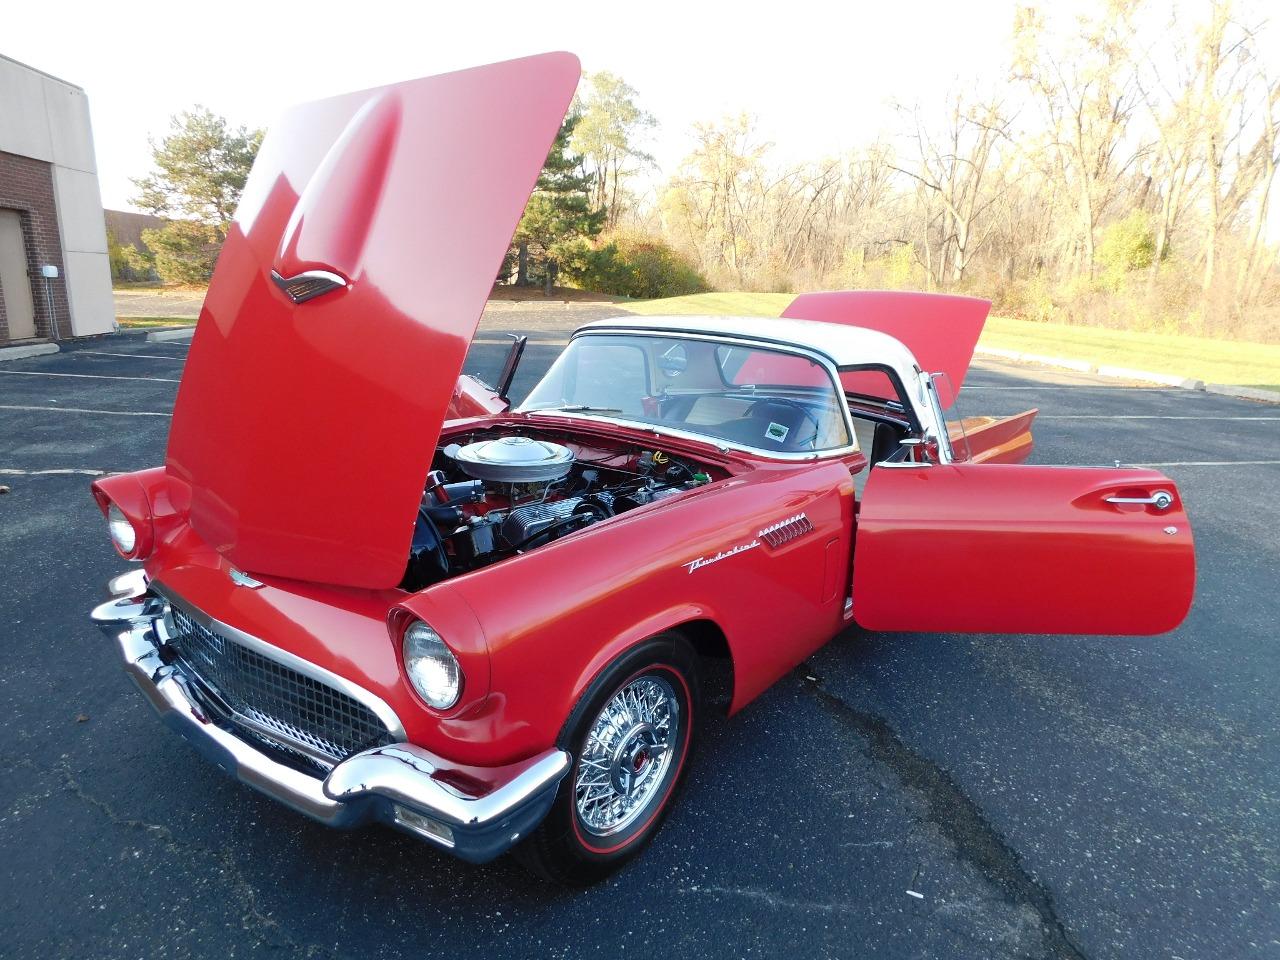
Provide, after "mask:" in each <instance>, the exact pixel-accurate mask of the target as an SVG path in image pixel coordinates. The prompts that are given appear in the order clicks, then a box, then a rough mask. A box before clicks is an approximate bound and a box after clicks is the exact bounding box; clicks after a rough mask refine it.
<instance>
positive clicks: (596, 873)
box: [514, 634, 701, 886]
mask: <svg viewBox="0 0 1280 960" xmlns="http://www.w3.org/2000/svg"><path fill="white" fill-rule="evenodd" d="M696 664H697V658H696V656H695V655H694V653H693V650H692V649H691V648H690V646H689V644H688V643H687V642H686V641H685V640H684V639H683V638H682V637H680V636H678V635H676V634H660V635H658V636H656V637H652V638H651V639H649V640H646V641H644V642H643V643H641V644H638V645H637V646H635V647H633V648H631V649H630V650H628V651H627V652H626V653H624V654H623V655H622V656H621V657H619V658H618V659H617V660H616V661H614V663H612V664H610V665H609V667H608V668H607V669H605V670H604V671H603V672H602V673H601V675H600V676H599V677H598V678H597V679H596V680H595V681H594V682H593V683H592V684H591V686H590V687H589V688H588V689H587V692H586V693H585V694H583V696H582V697H581V698H580V699H579V701H578V704H577V705H576V706H575V707H574V710H573V713H572V714H571V715H570V716H569V719H568V720H567V721H566V722H565V725H564V729H563V731H562V732H561V735H560V738H559V741H558V745H559V746H560V747H561V748H562V749H565V750H568V751H569V752H570V753H571V754H572V756H573V758H574V763H573V767H572V768H571V769H570V770H569V772H568V773H567V774H566V775H565V778H564V780H563V781H561V783H560V788H559V791H558V792H557V794H556V799H555V802H554V804H553V806H552V808H551V812H550V813H549V814H547V818H546V820H545V821H543V823H542V825H541V826H540V827H539V828H538V830H536V831H535V832H534V834H533V835H532V836H530V837H529V838H528V839H527V840H526V841H525V842H524V843H522V844H520V845H519V846H518V847H516V848H515V851H514V853H515V856H516V858H517V859H518V860H519V861H520V862H521V863H522V864H523V865H524V866H525V867H526V868H528V869H529V870H530V871H532V872H533V873H534V874H536V875H538V876H540V877H543V878H544V879H547V880H551V881H553V882H555V883H560V884H563V885H565V886H586V885H587V884H591V883H595V882H597V881H599V880H602V879H604V878H605V877H606V876H608V875H609V874H610V873H612V872H613V871H614V870H617V869H618V868H619V867H621V866H622V865H623V864H624V863H626V862H627V861H628V860H630V859H631V858H632V857H634V856H636V854H638V853H639V852H640V851H641V850H642V849H643V848H644V846H645V844H646V843H648V842H649V841H650V840H651V839H652V838H653V836H654V834H656V833H657V832H658V830H659V828H660V827H661V826H662V821H663V819H664V818H665V817H666V814H667V812H668V811H669V810H670V809H671V803H672V800H673V799H674V797H675V795H676V793H677V792H678V790H679V787H680V785H681V783H682V782H683V780H684V775H685V772H686V771H687V769H688V761H689V758H690V756H691V755H692V752H693V745H694V739H695V734H696V731H697V725H698V722H699V720H700V716H701V704H700V696H701V695H700V690H699V686H698V675H697V667H696ZM664 720H665V721H666V722H665V723H664ZM660 748H661V749H660ZM598 793H600V794H603V796H604V798H605V799H603V800H600V799H597V794H598Z"/></svg>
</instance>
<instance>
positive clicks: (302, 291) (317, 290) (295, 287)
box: [271, 270, 347, 303]
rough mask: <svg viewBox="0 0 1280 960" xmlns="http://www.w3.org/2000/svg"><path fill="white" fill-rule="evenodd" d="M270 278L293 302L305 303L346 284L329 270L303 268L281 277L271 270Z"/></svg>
mask: <svg viewBox="0 0 1280 960" xmlns="http://www.w3.org/2000/svg"><path fill="white" fill-rule="evenodd" d="M271 279H272V280H274V281H275V285H276V286H277V287H279V288H280V289H281V290H283V291H284V295H285V296H286V297H288V298H289V299H290V300H292V301H293V302H294V303H306V302H307V301H308V300H314V299H315V298H316V297H318V296H320V295H321V294H325V293H328V292H329V291H330V290H337V289H339V288H342V289H345V288H346V286H347V281H346V280H345V279H343V278H342V277H341V276H339V275H338V274H336V273H334V272H332V271H331V270H304V271H303V272H302V273H299V274H297V275H295V276H292V277H282V276H280V274H278V273H276V271H274V270H272V271H271Z"/></svg>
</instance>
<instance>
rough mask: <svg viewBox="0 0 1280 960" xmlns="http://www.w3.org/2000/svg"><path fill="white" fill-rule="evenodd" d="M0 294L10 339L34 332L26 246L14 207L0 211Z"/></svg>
mask: <svg viewBox="0 0 1280 960" xmlns="http://www.w3.org/2000/svg"><path fill="white" fill-rule="evenodd" d="M0 294H2V295H3V296H4V313H5V316H6V317H7V318H8V320H9V339H11V340H25V339H27V338H29V337H34V336H35V335H36V313H35V309H34V307H33V305H32V303H31V280H30V279H29V278H28V276H27V245H26V242H25V241H24V240H23V238H22V220H21V219H20V218H19V216H18V211H17V210H0Z"/></svg>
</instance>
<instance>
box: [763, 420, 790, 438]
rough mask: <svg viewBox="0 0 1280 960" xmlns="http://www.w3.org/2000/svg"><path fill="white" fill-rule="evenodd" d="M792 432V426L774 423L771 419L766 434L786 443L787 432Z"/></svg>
mask: <svg viewBox="0 0 1280 960" xmlns="http://www.w3.org/2000/svg"><path fill="white" fill-rule="evenodd" d="M790 432H791V428H790V427H784V426H783V425H782V424H780V423H773V422H772V421H771V422H770V423H769V426H768V427H767V428H766V429H765V431H764V435H765V436H766V437H768V438H769V439H770V440H776V441H777V442H778V443H785V442H786V439H787V434H788V433H790Z"/></svg>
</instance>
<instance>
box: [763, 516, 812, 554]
mask: <svg viewBox="0 0 1280 960" xmlns="http://www.w3.org/2000/svg"><path fill="white" fill-rule="evenodd" d="M812 530H813V523H812V521H810V520H809V518H808V516H806V515H805V514H803V513H797V514H796V515H795V516H794V517H787V519H785V520H779V521H778V522H777V523H773V524H770V525H769V526H767V527H765V528H764V529H763V530H761V531H760V532H759V533H758V534H756V536H757V537H758V538H759V539H761V540H763V541H764V542H765V543H767V544H768V545H769V546H771V547H773V548H774V549H775V550H776V549H777V548H778V547H780V546H782V545H783V544H784V543H790V542H791V541H792V540H794V539H796V538H797V537H803V536H804V535H805V534H806V533H809V532H811V531H812Z"/></svg>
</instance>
